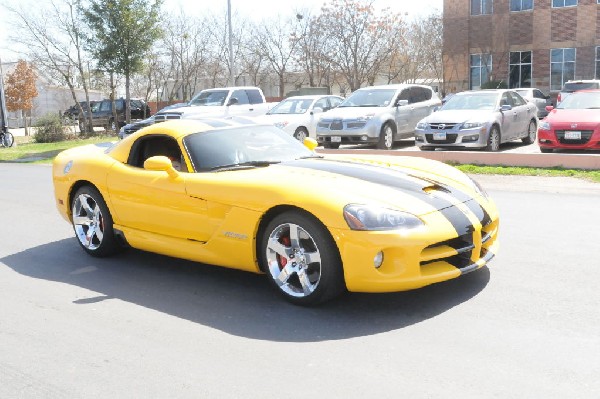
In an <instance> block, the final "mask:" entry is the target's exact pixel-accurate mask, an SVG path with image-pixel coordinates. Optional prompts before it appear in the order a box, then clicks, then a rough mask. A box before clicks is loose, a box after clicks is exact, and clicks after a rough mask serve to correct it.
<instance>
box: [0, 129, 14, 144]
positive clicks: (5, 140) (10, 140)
mask: <svg viewBox="0 0 600 399" xmlns="http://www.w3.org/2000/svg"><path fill="white" fill-rule="evenodd" d="M14 142H15V138H14V136H13V135H12V133H11V132H9V131H6V132H4V135H3V136H2V143H1V144H2V145H3V146H4V147H12V145H13V144H14Z"/></svg>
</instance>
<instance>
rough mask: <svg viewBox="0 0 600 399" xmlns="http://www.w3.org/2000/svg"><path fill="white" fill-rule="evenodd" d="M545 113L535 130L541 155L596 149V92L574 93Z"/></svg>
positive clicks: (599, 127)
mask: <svg viewBox="0 0 600 399" xmlns="http://www.w3.org/2000/svg"><path fill="white" fill-rule="evenodd" d="M548 110H549V111H550V112H549V114H548V116H547V117H546V118H545V119H544V120H543V121H540V127H539V129H538V144H539V146H540V151H541V152H552V151H554V150H556V149H571V150H596V151H598V150H600V90H583V91H578V92H576V93H573V94H571V95H570V96H568V97H567V98H565V99H564V100H563V101H561V102H560V104H558V105H557V106H556V108H554V107H552V106H549V107H548Z"/></svg>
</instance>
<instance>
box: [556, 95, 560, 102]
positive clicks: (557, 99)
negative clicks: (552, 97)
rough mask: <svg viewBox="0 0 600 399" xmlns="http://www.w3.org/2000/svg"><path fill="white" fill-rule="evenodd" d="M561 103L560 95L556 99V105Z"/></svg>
mask: <svg viewBox="0 0 600 399" xmlns="http://www.w3.org/2000/svg"><path fill="white" fill-rule="evenodd" d="M559 102H560V93H558V96H557V97H556V103H557V104H558V103H559Z"/></svg>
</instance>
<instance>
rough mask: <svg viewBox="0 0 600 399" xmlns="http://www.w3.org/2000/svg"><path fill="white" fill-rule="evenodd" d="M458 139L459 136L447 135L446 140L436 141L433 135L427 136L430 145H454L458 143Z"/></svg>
mask: <svg viewBox="0 0 600 399" xmlns="http://www.w3.org/2000/svg"><path fill="white" fill-rule="evenodd" d="M457 137H458V134H456V133H449V134H446V140H434V139H433V134H426V135H425V138H426V139H427V142H428V143H436V144H453V143H456V138H457Z"/></svg>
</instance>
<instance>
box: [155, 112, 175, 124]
mask: <svg viewBox="0 0 600 399" xmlns="http://www.w3.org/2000/svg"><path fill="white" fill-rule="evenodd" d="M168 119H181V112H165V113H163V114H156V115H155V116H154V120H155V121H156V122H163V121H166V120H168Z"/></svg>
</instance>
